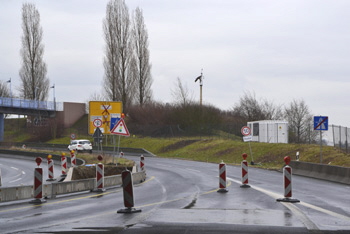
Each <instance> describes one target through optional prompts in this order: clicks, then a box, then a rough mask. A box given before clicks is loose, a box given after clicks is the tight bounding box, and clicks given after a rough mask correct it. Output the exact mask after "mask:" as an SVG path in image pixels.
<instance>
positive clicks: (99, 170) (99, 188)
mask: <svg viewBox="0 0 350 234" xmlns="http://www.w3.org/2000/svg"><path fill="white" fill-rule="evenodd" d="M97 159H98V160H99V161H100V162H101V161H102V159H103V157H102V155H98V156H97ZM104 174H105V170H104V165H103V163H98V164H96V190H95V192H104V191H106V189H104Z"/></svg>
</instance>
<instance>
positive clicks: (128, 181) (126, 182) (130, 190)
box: [117, 170, 141, 213]
mask: <svg viewBox="0 0 350 234" xmlns="http://www.w3.org/2000/svg"><path fill="white" fill-rule="evenodd" d="M122 183H123V196H124V206H125V208H124V209H120V210H118V211H117V213H136V212H141V210H140V209H135V208H134V205H135V202H134V186H133V181H132V174H131V172H130V171H129V170H125V171H123V172H122Z"/></svg>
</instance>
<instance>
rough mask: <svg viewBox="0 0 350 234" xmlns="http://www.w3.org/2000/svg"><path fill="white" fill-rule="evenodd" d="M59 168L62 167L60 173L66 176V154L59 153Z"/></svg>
mask: <svg viewBox="0 0 350 234" xmlns="http://www.w3.org/2000/svg"><path fill="white" fill-rule="evenodd" d="M61 168H62V175H61V176H63V177H65V176H67V158H66V154H65V153H62V154H61Z"/></svg>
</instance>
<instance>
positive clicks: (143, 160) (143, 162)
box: [140, 155, 145, 171]
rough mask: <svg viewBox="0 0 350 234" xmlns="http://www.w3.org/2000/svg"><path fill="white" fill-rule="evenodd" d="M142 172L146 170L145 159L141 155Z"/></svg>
mask: <svg viewBox="0 0 350 234" xmlns="http://www.w3.org/2000/svg"><path fill="white" fill-rule="evenodd" d="M140 170H141V171H144V170H145V157H144V156H143V155H141V157H140Z"/></svg>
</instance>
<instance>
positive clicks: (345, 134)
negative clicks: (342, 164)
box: [327, 125, 350, 153]
mask: <svg viewBox="0 0 350 234" xmlns="http://www.w3.org/2000/svg"><path fill="white" fill-rule="evenodd" d="M327 135H329V136H331V137H330V139H332V140H333V141H332V142H330V141H329V142H328V145H332V146H334V147H337V148H339V149H342V150H344V151H345V152H346V153H349V151H350V149H349V139H350V130H349V129H348V128H347V127H343V126H337V125H330V127H329V129H328V133H327Z"/></svg>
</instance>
